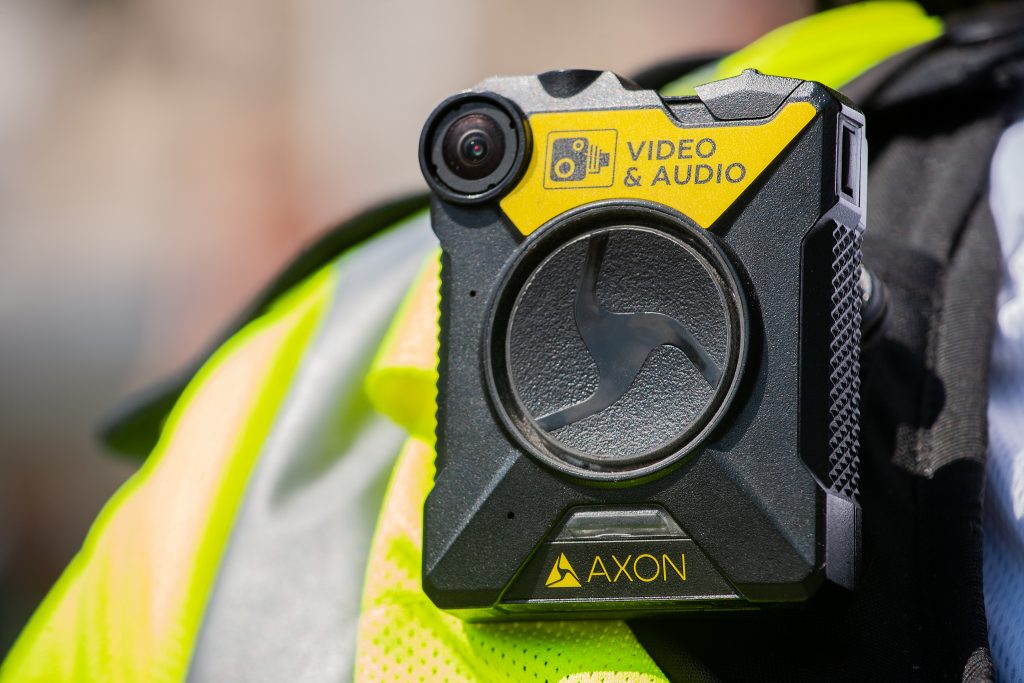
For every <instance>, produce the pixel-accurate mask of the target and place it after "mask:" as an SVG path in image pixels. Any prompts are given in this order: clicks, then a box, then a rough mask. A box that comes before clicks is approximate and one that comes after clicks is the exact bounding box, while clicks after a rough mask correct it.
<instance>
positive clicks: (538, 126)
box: [501, 102, 815, 235]
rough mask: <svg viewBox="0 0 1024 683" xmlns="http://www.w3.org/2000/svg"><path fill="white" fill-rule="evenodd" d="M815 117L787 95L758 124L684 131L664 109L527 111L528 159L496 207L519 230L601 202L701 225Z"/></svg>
mask: <svg viewBox="0 0 1024 683" xmlns="http://www.w3.org/2000/svg"><path fill="white" fill-rule="evenodd" d="M814 115H815V109H814V107H813V106H812V105H811V104H810V103H809V102H791V103H789V104H787V105H786V106H785V107H783V108H782V110H781V111H779V112H778V113H777V114H776V115H775V116H774V117H773V118H771V119H768V120H767V121H765V122H759V123H756V124H752V125H747V124H742V125H729V126H721V125H718V126H698V127H693V128H683V127H680V126H679V124H678V123H677V122H676V121H675V120H673V119H672V118H671V117H670V116H669V115H668V114H667V113H666V112H665V111H663V110H661V109H633V110H610V111H575V112H545V113H540V114H533V115H532V116H530V117H529V121H530V128H531V129H532V132H533V139H534V144H535V145H536V146H535V148H534V150H533V157H532V158H531V159H530V165H529V166H528V167H527V169H526V173H525V174H524V175H523V179H522V180H521V181H520V182H519V184H518V185H517V186H516V187H515V189H513V190H512V192H510V193H509V194H508V195H506V196H505V198H504V199H502V200H501V208H502V210H503V211H504V212H505V215H506V216H508V217H509V219H510V220H511V221H512V223H513V224H514V225H515V226H516V228H518V230H519V231H520V232H521V233H523V234H524V235H529V234H530V233H532V232H533V231H534V230H536V229H537V228H539V227H540V226H541V225H543V224H544V223H546V222H547V221H549V220H551V219H552V218H554V217H555V216H557V215H559V214H560V213H563V212H565V211H568V210H569V209H572V208H575V207H577V206H580V205H582V204H588V203H590V202H596V201H600V200H605V199H645V200H649V201H653V202H658V203H660V204H664V205H665V206H669V207H671V208H673V209H676V210H677V211H679V212H681V213H683V214H685V215H687V216H689V217H690V218H691V219H693V220H694V221H695V222H696V223H697V224H698V225H700V226H701V227H703V228H707V227H710V226H711V224H712V223H714V222H715V221H716V220H718V217H719V216H721V215H722V213H723V212H724V211H725V210H726V209H727V208H729V206H731V205H732V203H733V202H735V201H736V199H737V198H738V197H739V196H740V194H742V193H743V191H744V190H745V189H747V188H748V187H749V186H750V184H751V183H752V182H754V180H756V179H757V177H758V176H759V175H761V173H762V171H764V169H765V168H767V167H768V164H770V163H771V162H772V160H773V159H775V157H777V156H778V155H779V154H780V153H781V152H782V150H783V149H785V148H786V146H787V145H788V144H789V143H790V142H791V141H792V140H793V139H794V138H795V137H796V136H797V135H798V134H799V133H800V131H802V130H803V129H804V127H805V126H806V125H807V124H808V123H809V122H810V121H811V119H813V118H814Z"/></svg>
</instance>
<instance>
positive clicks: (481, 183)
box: [420, 93, 530, 204]
mask: <svg viewBox="0 0 1024 683" xmlns="http://www.w3.org/2000/svg"><path fill="white" fill-rule="evenodd" d="M529 142H530V141H529V134H528V129H527V128H526V125H525V119H524V117H523V115H522V114H521V113H520V112H519V110H518V109H517V108H516V107H515V106H514V105H512V104H511V103H509V102H507V101H506V100H504V98H501V97H498V96H496V95H491V94H486V95H483V94H477V93H467V94H465V95H457V96H455V97H453V98H451V99H450V100H448V101H446V102H444V103H442V104H441V106H439V107H438V108H437V109H436V110H435V111H434V113H433V114H431V116H430V118H429V119H428V120H427V124H426V125H425V126H424V129H423V134H422V135H421V138H420V167H421V168H422V170H423V175H424V177H425V178H426V180H427V183H428V184H429V185H430V187H431V189H432V190H433V191H434V192H435V194H437V195H438V196H440V197H441V198H442V199H444V200H447V201H450V202H455V203H459V204H472V203H478V202H484V201H487V200H489V199H492V198H494V197H496V196H499V195H500V194H502V193H504V192H505V191H506V190H508V188H510V187H512V186H513V185H514V184H515V183H516V181H518V179H519V177H520V176H521V175H522V172H523V170H524V169H525V166H526V158H527V154H528V152H529V147H530V144H529ZM471 143H473V144H471ZM479 143H482V146H481V145H480V144H479Z"/></svg>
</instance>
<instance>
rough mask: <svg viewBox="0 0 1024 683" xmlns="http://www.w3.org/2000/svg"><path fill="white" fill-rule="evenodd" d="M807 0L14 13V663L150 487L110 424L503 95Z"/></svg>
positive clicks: (5, 19)
mask: <svg viewBox="0 0 1024 683" xmlns="http://www.w3.org/2000/svg"><path fill="white" fill-rule="evenodd" d="M812 6H813V3H812V2H810V0H773V1H771V2H766V1H763V0H716V2H707V1H705V0H642V1H634V2H624V1H623V0H560V1H558V2H555V1H553V0H503V1H501V2H486V3H485V2H475V1H474V0H434V1H432V2H429V3H426V2H424V3H414V2H405V3H401V2H394V1H391V0H373V1H366V0H363V1H362V2H356V1H354V0H333V1H330V0H244V1H243V0H218V1H217V2H209V1H208V0H176V1H174V2H169V1H167V0H0V657H2V655H3V653H5V652H6V650H7V649H8V647H9V645H10V644H11V642H12V641H13V639H14V637H15V636H16V635H17V633H18V631H19V630H20V629H21V627H22V626H23V625H24V622H25V620H26V619H27V618H28V616H29V615H30V614H31V612H32V610H33V609H34V608H35V607H36V605H37V604H38V602H39V600H41V599H42V597H43V595H45V592H46V591H47V589H48V588H49V586H50V585H51V584H52V583H53V581H54V580H55V579H56V578H57V576H58V575H59V573H60V571H61V570H62V569H63V567H64V566H65V565H66V564H67V562H68V561H69V560H70V559H71V557H72V555H73V554H74V553H75V551H76V550H77V549H78V547H79V545H80V544H81V541H82V538H83V537H84V535H85V533H86V531H87V530H88V527H89V525H90V523H91V522H92V520H93V518H94V517H95V515H96V513H97V512H98V511H99V509H100V507H101V506H102V504H103V503H104V501H105V500H106V499H107V498H108V497H109V496H110V494H111V493H112V492H113V491H114V490H115V489H116V487H117V486H118V485H119V484H120V483H121V482H122V481H124V479H125V478H127V477H128V476H129V475H130V474H131V472H132V471H133V470H134V468H135V464H134V463H131V462H128V461H125V460H122V459H119V458H117V457H116V456H111V455H109V454H105V453H103V452H102V450H101V449H100V448H99V446H98V445H97V443H96V441H95V438H94V434H95V426H96V423H97V420H98V419H99V418H100V417H102V416H103V415H104V414H105V413H106V412H108V411H109V409H110V408H111V407H112V406H114V405H116V404H117V402H118V400H119V399H120V398H122V397H124V396H125V395H127V394H129V393H131V392H132V391H133V390H136V389H139V388H141V387H144V386H146V385H147V384H148V383H150V382H152V381H153V380H155V379H158V378H160V377H162V376H164V375H166V374H167V373H170V372H172V371H173V370H174V369H176V368H177V367H179V366H181V365H182V364H184V363H185V362H187V361H188V360H190V359H191V358H193V357H194V356H195V355H196V354H197V353H199V352H200V351H201V350H202V349H203V347H204V345H205V344H206V343H207V342H209V341H210V340H212V339H213V338H214V337H215V336H216V335H217V333H218V332H219V331H220V329H221V327H222V326H223V325H225V324H226V323H227V322H228V321H229V319H230V318H231V317H232V314H233V313H234V312H236V311H237V310H238V309H239V308H240V307H241V306H242V305H243V304H244V303H245V302H246V301H247V299H248V298H249V297H250V296H251V295H253V294H254V293H255V291H256V290H257V289H258V288H259V286H260V285H262V284H263V283H264V282H266V281H267V280H269V279H270V277H271V276H272V275H273V274H274V272H275V271H276V270H278V269H279V268H280V267H281V266H283V265H284V264H285V263H286V262H287V261H288V260H289V259H290V257H291V256H292V255H293V254H294V253H295V252H296V251H297V250H298V249H299V248H300V247H301V245H302V244H304V243H306V242H308V241H309V240H310V239H312V238H313V237H315V236H316V235H317V234H318V233H319V232H321V231H322V230H324V229H325V228H327V227H329V226H330V225H331V224H332V223H336V222H338V221H339V220H341V219H343V218H345V217H347V216H349V215H351V214H353V213H354V212H356V211H358V210H360V209H362V208H365V207H367V206H369V205H371V204H373V203H374V202H375V201H378V200H381V199H385V198H387V197H389V196H392V195H394V194H396V193H400V192H403V191H409V190H416V189H420V188H421V187H422V186H423V185H422V182H421V180H420V176H419V169H418V166H417V163H416V140H417V138H418V135H419V130H420V125H421V124H422V122H423V120H424V119H425V118H426V115H427V114H428V113H429V112H430V110H431V109H432V108H433V107H434V105H435V104H437V103H438V102H439V101H440V100H441V99H443V98H444V97H445V96H447V95H449V94H451V93H453V92H455V91H457V90H460V89H462V88H466V87H469V86H470V85H472V84H474V83H475V82H476V81H478V80H480V79H481V78H483V77H484V76H487V75H490V74H495V73H502V74H506V73H529V72H537V71H544V70H548V69H552V68H563V67H587V68H606V69H612V70H615V71H618V72H620V73H623V74H627V75H628V74H630V73H633V72H635V71H637V70H639V69H641V68H643V67H645V66H649V65H651V64H652V63H654V62H658V61H662V60H665V59H668V58H671V57H675V56H680V55H683V54H687V53H694V52H702V51H709V50H712V51H724V50H729V49H732V48H736V47H739V46H742V45H744V44H745V43H747V42H749V41H750V40H752V39H754V38H756V37H757V36H759V35H761V34H763V33H765V32H766V31H768V30H770V29H772V28H774V27H775V26H777V25H779V24H782V23H785V22H788V21H792V20H793V19H796V18H798V17H800V16H802V15H804V14H807V13H809V12H810V11H811V9H812Z"/></svg>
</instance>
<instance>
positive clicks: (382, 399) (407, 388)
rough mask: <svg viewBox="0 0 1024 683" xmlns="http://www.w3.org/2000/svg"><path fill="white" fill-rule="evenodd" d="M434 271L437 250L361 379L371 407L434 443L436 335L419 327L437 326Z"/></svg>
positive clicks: (437, 264) (436, 277)
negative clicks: (368, 370) (365, 374)
mask: <svg viewBox="0 0 1024 683" xmlns="http://www.w3.org/2000/svg"><path fill="white" fill-rule="evenodd" d="M440 269H441V251H440V249H438V250H437V251H435V252H434V253H433V254H432V255H431V256H430V258H428V259H427V262H426V264H425V265H424V266H423V269H422V270H421V271H420V274H419V275H418V276H417V278H416V282H415V283H414V284H413V286H412V288H411V289H410V290H409V294H408V295H407V296H406V298H405V301H403V302H402V306H401V308H400V309H399V311H398V314H397V316H396V317H395V323H394V324H393V325H392V326H391V327H390V329H389V330H388V333H387V336H385V337H384V341H383V342H382V343H381V346H380V350H379V351H378V352H377V356H376V358H374V360H373V364H372V366H371V368H370V372H369V374H368V375H367V378H366V383H365V387H366V395H367V396H368V397H369V399H370V402H371V403H372V404H373V406H374V407H375V408H376V409H377V410H379V411H380V412H382V413H384V414H385V415H387V416H388V417H390V418H391V419H392V420H394V421H395V422H397V423H398V424H400V425H401V426H403V427H405V428H406V429H407V430H409V433H410V434H412V435H413V436H415V437H417V438H420V439H423V440H424V441H427V442H428V443H433V442H434V409H433V406H434V403H435V401H436V400H437V338H436V335H431V334H429V333H427V334H423V329H422V327H423V325H425V324H426V325H429V326H430V329H436V327H437V304H438V296H439V294H438V287H439V286H440V280H439V277H440Z"/></svg>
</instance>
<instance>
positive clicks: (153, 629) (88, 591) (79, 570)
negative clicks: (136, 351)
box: [0, 269, 333, 683]
mask: <svg viewBox="0 0 1024 683" xmlns="http://www.w3.org/2000/svg"><path fill="white" fill-rule="evenodd" d="M332 280H333V276H332V272H331V270H330V269H326V270H324V271H322V272H321V273H320V274H319V275H317V276H314V277H313V278H312V279H311V280H309V281H307V282H306V283H305V284H303V285H301V286H300V287H298V288H297V289H296V290H295V291H293V292H292V293H291V294H290V295H288V296H286V297H285V298H284V299H282V301H280V302H279V303H278V304H277V305H275V307H274V308H273V309H272V310H271V311H270V312H269V313H268V314H266V315H265V316H263V317H261V318H259V319H257V320H255V321H253V322H252V323H250V324H249V325H248V326H246V328H244V329H243V330H242V331H241V332H239V333H238V334H237V335H236V336H235V337H233V338H232V339H231V340H230V341H229V342H228V343H226V344H225V345H224V346H223V347H222V348H221V349H220V350H219V351H218V352H217V353H216V354H215V355H214V356H213V357H212V358H211V359H210V360H209V361H208V362H207V364H206V365H205V366H204V367H203V369H202V370H201V371H200V372H199V374H197V375H196V377H195V378H194V379H193V380H192V382H191V384H190V385H189V387H188V389H186V391H185V394H184V395H183V397H182V400H181V401H179V403H178V405H177V406H176V408H175V410H174V411H173V412H172V414H171V416H170V418H169V421H168V426H167V427H166V428H165V430H164V435H163V437H162V439H161V441H160V443H159V444H158V446H157V448H156V450H155V451H154V452H153V454H152V455H151V456H150V458H149V459H147V460H146V463H145V465H144V466H143V467H142V469H140V470H139V472H137V473H136V474H135V475H134V476H133V477H132V478H131V479H130V480H129V481H128V482H127V483H126V484H125V485H124V486H122V487H121V489H120V490H119V491H118V492H117V493H116V494H115V495H114V496H113V498H111V500H110V501H109V502H108V503H107V505H106V506H105V507H104V509H103V511H102V512H101V513H100V515H99V517H98V518H97V521H96V522H95V524H94V525H93V528H92V529H91V531H90V532H89V535H88V537H87V538H86V540H85V543H84V545H83V547H82V550H81V551H80V552H79V554H78V555H77V556H76V557H75V559H74V560H73V561H72V562H71V564H70V565H69V566H68V568H67V569H66V570H65V572H64V574H63V575H62V576H61V578H60V580H59V581H58V583H57V584H56V585H55V586H54V588H53V589H52V590H51V592H50V594H49V595H48V596H47V598H46V600H45V602H44V603H43V605H42V607H40V609H39V610H38V611H37V612H36V614H35V616H34V617H33V619H32V621H31V622H30V623H29V625H28V627H27V628H26V629H25V631H24V632H23V633H22V635H21V637H20V638H19V640H18V642H17V643H16V644H15V646H14V648H13V649H12V650H11V653H10V655H9V656H8V658H7V660H6V661H5V662H4V664H3V667H2V668H0V680H2V681H3V683H14V682H17V683H24V682H27V681H40V682H42V681H45V682H47V683H50V682H53V681H157V682H161V683H162V682H168V683H171V682H175V683H176V682H177V681H181V680H183V679H184V678H185V675H186V673H187V667H188V661H189V658H190V656H191V652H192V648H193V645H194V642H195V637H196V633H197V631H198V628H199V624H200V622H201V619H202V613H203V609H204V607H205V605H206V601H207V597H208V595H209V592H210V589H211V587H212V585H213V581H214V577H215V575H216V571H217V567H218V565H219V562H220V558H221V556H222V552H223V550H224V547H225V544H226V542H227V538H228V536H229V533H230V529H231V526H232V524H233V522H234V518H235V514H236V512H237V509H238V506H239V503H240V501H241V498H242V495H243V493H244V490H245V484H246V482H247V480H248V476H249V473H250V470H251V468H252V466H253V464H254V463H255V461H256V459H257V456H258V455H259V452H260V450H261V447H262V443H263V440H264V439H265V437H266V435H267V433H268V432H269V430H270V428H271V426H272V424H273V422H274V416H275V414H276V412H277V410H278V408H279V406H280V404H281V402H282V400H283V399H284V397H285V395H286V393H287V389H288V386H289V383H290V381H291V378H292V376H293V374H294V372H295V370H296V367H297V366H298V363H299V360H300V358H301V356H302V351H303V350H304V349H305V348H306V346H307V345H308V341H309V339H310V338H311V336H312V334H313V332H314V330H315V328H316V324H317V322H318V321H319V320H320V319H321V317H322V314H323V311H324V310H325V304H326V303H327V301H328V299H329V294H330V290H331V283H332Z"/></svg>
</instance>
